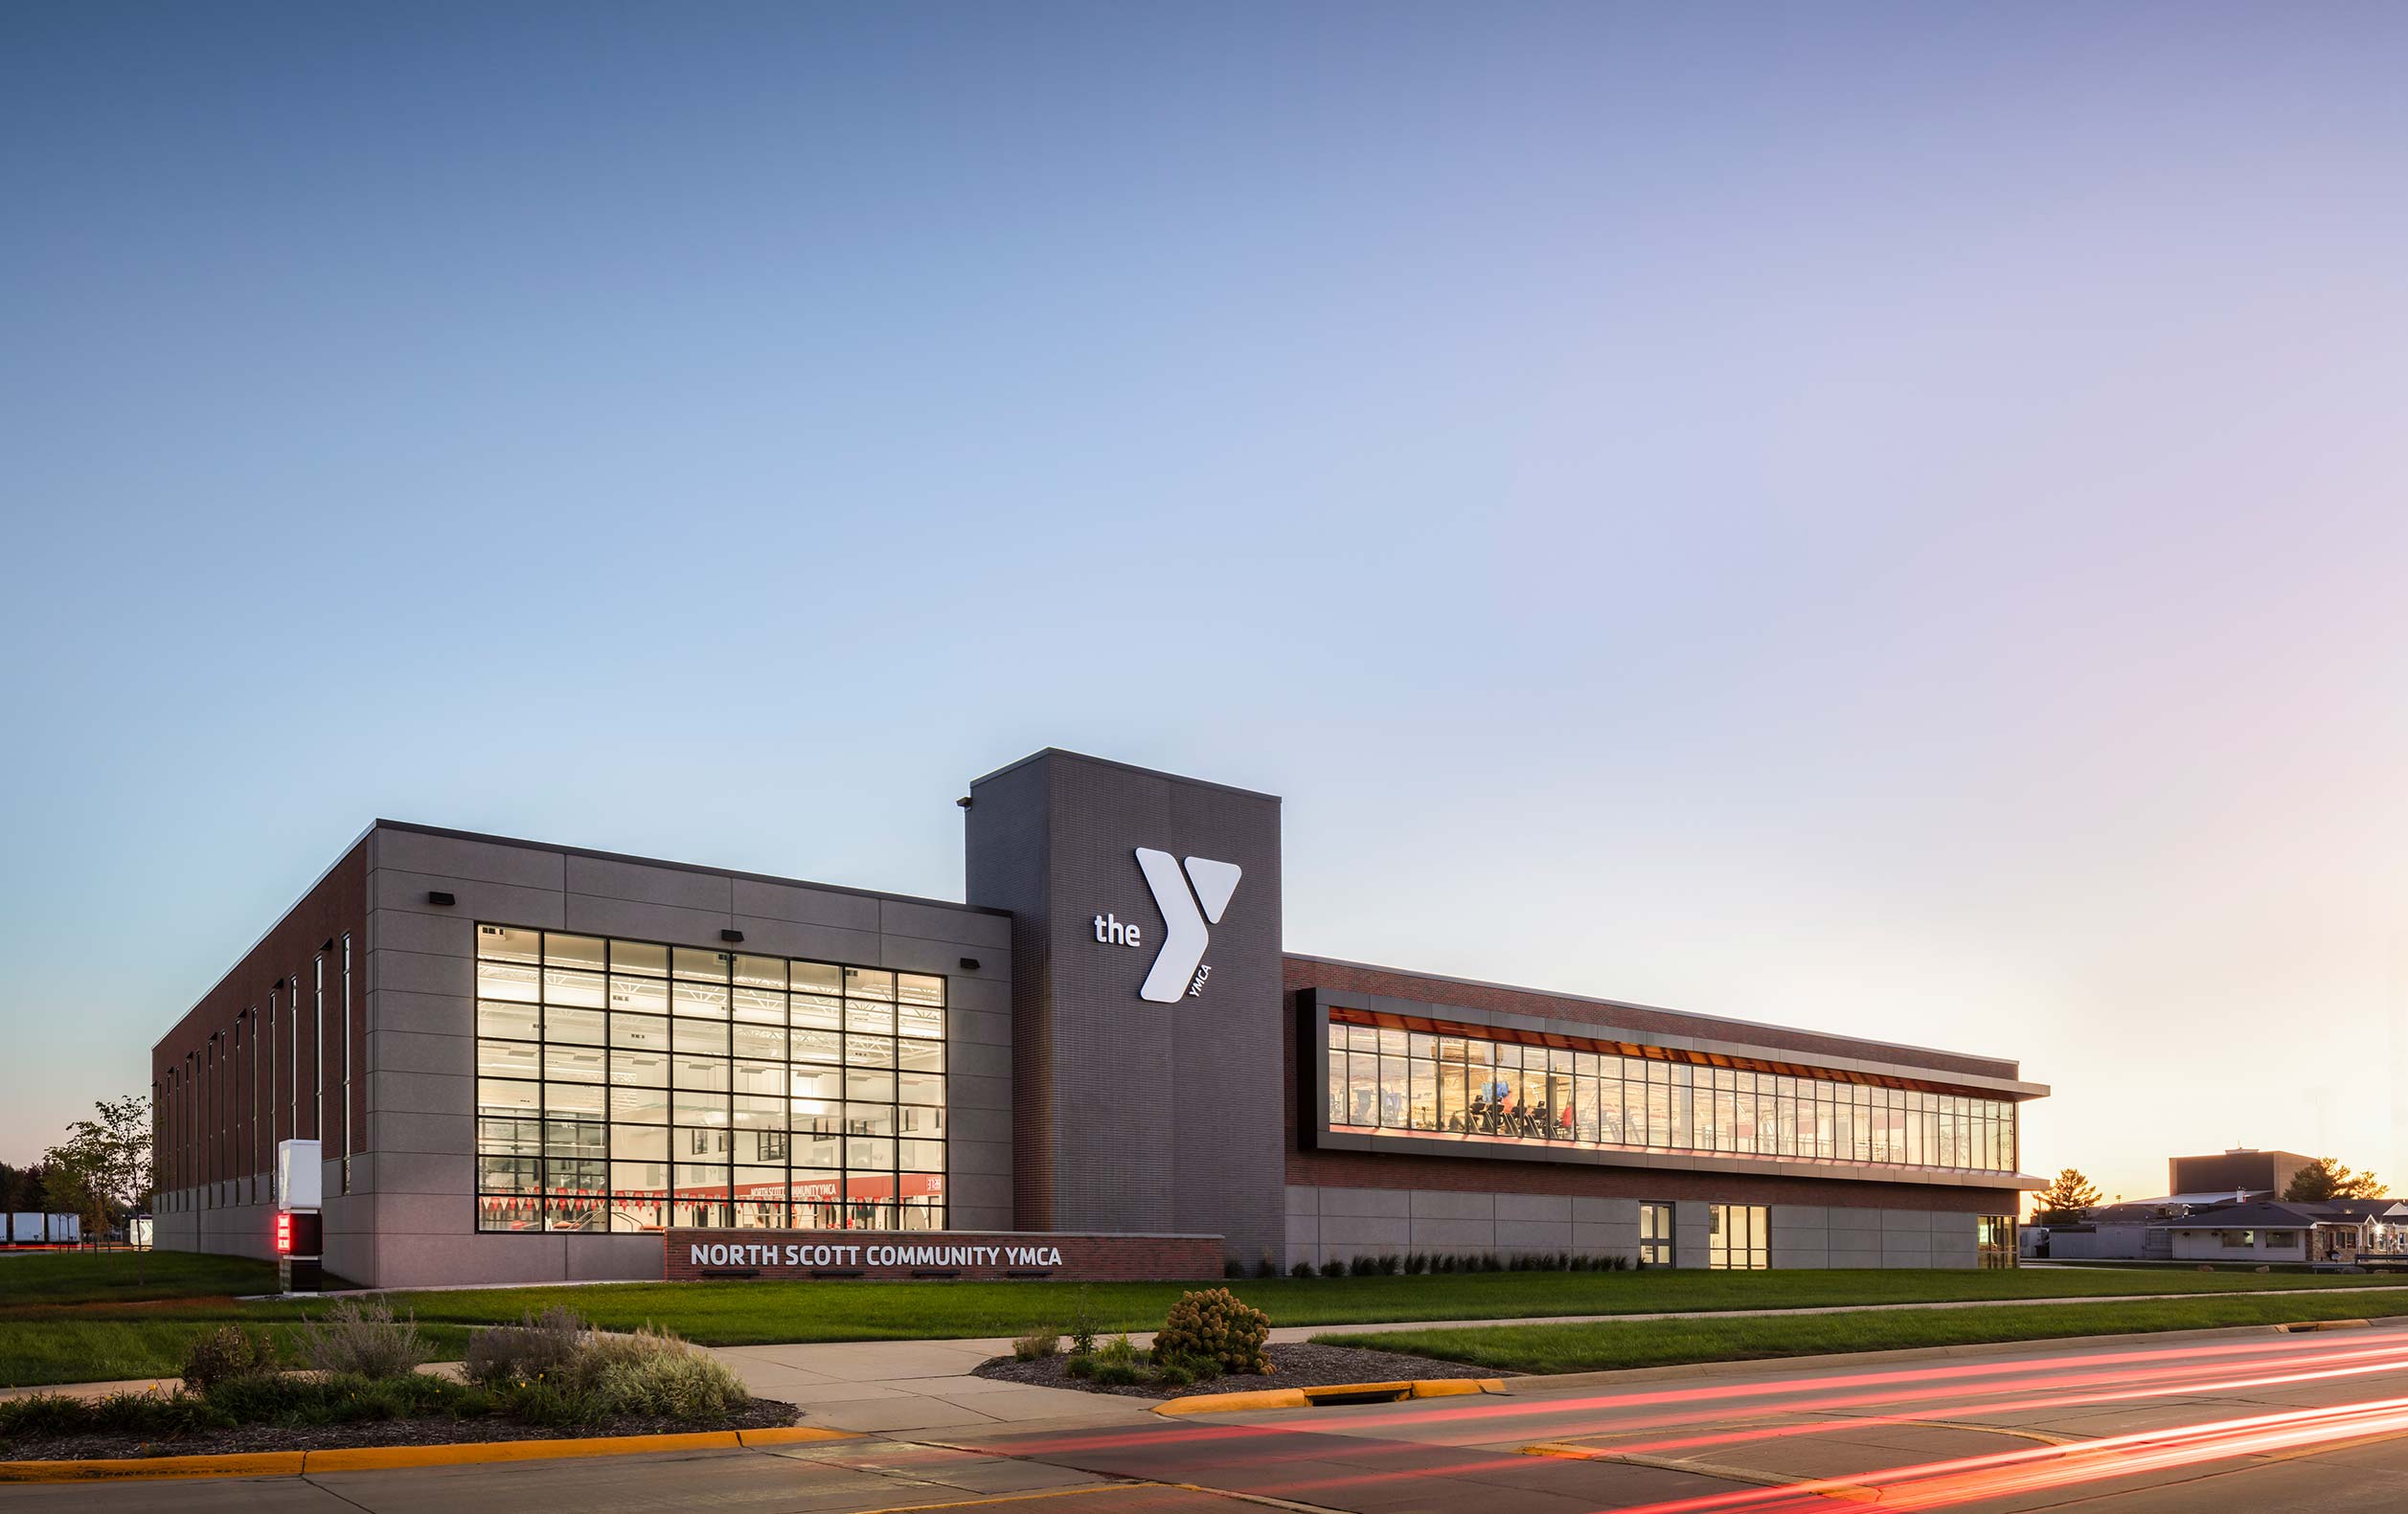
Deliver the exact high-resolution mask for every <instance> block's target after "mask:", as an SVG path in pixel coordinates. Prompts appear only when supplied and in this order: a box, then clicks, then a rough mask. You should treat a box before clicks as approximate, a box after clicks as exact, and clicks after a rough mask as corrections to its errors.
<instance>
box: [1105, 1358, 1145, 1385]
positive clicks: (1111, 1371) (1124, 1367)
mask: <svg viewBox="0 0 2408 1514" xmlns="http://www.w3.org/2000/svg"><path fill="white" fill-rule="evenodd" d="M1144 1376H1145V1374H1144V1373H1142V1372H1140V1371H1138V1369H1137V1364H1136V1363H1134V1362H1098V1363H1097V1364H1096V1372H1095V1380H1096V1381H1097V1382H1099V1383H1105V1384H1109V1385H1111V1386H1112V1387H1115V1388H1122V1387H1125V1386H1127V1385H1128V1384H1130V1383H1135V1382H1140V1381H1142V1380H1143V1379H1144Z"/></svg>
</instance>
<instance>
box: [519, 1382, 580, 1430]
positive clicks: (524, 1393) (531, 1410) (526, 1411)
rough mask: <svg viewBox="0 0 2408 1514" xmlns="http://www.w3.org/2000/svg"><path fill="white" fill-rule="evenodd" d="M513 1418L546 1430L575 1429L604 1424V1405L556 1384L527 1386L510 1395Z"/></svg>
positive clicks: (521, 1422)
mask: <svg viewBox="0 0 2408 1514" xmlns="http://www.w3.org/2000/svg"><path fill="white" fill-rule="evenodd" d="M509 1402H510V1409H509V1413H510V1417H511V1418H512V1419H514V1420H516V1421H518V1423H520V1424H522V1425H534V1426H536V1427H538V1428H540V1429H544V1430H576V1429H581V1428H585V1427H588V1426H592V1425H596V1424H599V1423H601V1422H602V1406H601V1405H599V1404H597V1403H596V1402H595V1401H594V1400H593V1399H591V1398H589V1397H587V1396H585V1395H584V1394H582V1393H571V1392H568V1391H566V1390H562V1389H560V1388H558V1387H557V1386H556V1385H554V1384H552V1383H549V1382H543V1383H528V1384H523V1385H521V1386H520V1387H518V1388H515V1389H512V1390H511V1392H510V1399H509Z"/></svg>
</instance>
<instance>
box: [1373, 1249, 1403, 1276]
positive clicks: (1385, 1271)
mask: <svg viewBox="0 0 2408 1514" xmlns="http://www.w3.org/2000/svg"><path fill="white" fill-rule="evenodd" d="M1403 1271H1404V1258H1403V1257H1401V1256H1399V1255H1397V1254H1396V1253H1394V1252H1390V1253H1389V1254H1387V1255H1385V1256H1382V1257H1381V1258H1380V1259H1379V1275H1380V1276H1381V1277H1396V1276H1397V1275H1398V1274H1399V1273H1402V1272H1403Z"/></svg>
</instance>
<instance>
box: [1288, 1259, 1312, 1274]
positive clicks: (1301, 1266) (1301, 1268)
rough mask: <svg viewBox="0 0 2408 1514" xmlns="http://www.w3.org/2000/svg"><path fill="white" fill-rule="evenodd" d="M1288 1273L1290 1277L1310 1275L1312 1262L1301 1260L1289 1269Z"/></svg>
mask: <svg viewBox="0 0 2408 1514" xmlns="http://www.w3.org/2000/svg"><path fill="white" fill-rule="evenodd" d="M1287 1275H1288V1276H1289V1277H1311V1276H1312V1263H1310V1262H1308V1261H1300V1262H1298V1263H1297V1264H1296V1265H1295V1266H1293V1267H1290V1268H1289V1269H1287Z"/></svg>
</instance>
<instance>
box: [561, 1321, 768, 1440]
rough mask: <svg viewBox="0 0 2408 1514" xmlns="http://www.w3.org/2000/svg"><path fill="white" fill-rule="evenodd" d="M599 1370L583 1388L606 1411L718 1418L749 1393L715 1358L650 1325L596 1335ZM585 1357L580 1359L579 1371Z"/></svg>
mask: <svg viewBox="0 0 2408 1514" xmlns="http://www.w3.org/2000/svg"><path fill="white" fill-rule="evenodd" d="M630 1344H632V1345H635V1346H637V1347H640V1348H639V1349H613V1350H608V1351H601V1350H598V1351H597V1352H596V1356H597V1358H598V1359H599V1369H598V1370H596V1371H594V1372H593V1375H592V1379H591V1386H590V1387H589V1388H588V1389H587V1392H589V1393H590V1394H591V1396H592V1397H593V1399H594V1400H595V1402H596V1403H597V1404H598V1405H599V1406H600V1407H601V1408H602V1412H605V1413H613V1414H658V1415H663V1416H666V1417H668V1418H670V1419H720V1418H724V1417H726V1416H727V1415H728V1414H729V1413H731V1412H734V1411H735V1410H737V1409H739V1408H741V1407H743V1405H744V1404H745V1402H746V1401H747V1400H748V1399H750V1398H751V1396H752V1395H751V1394H750V1393H748V1392H746V1391H745V1390H744V1380H743V1379H742V1378H740V1377H738V1376H737V1375H736V1372H735V1369H734V1368H732V1367H729V1366H727V1364H726V1363H724V1362H721V1361H720V1360H718V1358H716V1357H713V1356H705V1355H704V1354H703V1353H701V1352H700V1351H697V1350H694V1349H693V1347H691V1346H689V1345H686V1343H685V1342H683V1341H680V1340H678V1339H677V1338H676V1337H675V1336H673V1335H656V1334H654V1333H652V1332H651V1331H649V1330H646V1331H642V1332H639V1333H638V1334H637V1335H635V1336H632V1337H628V1336H602V1337H599V1338H597V1345H598V1346H609V1347H622V1346H625V1345H630ZM585 1365H586V1364H585V1363H584V1362H581V1361H580V1362H579V1368H580V1372H579V1376H580V1377H581V1376H583V1372H582V1370H581V1369H582V1368H583V1367H585Z"/></svg>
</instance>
